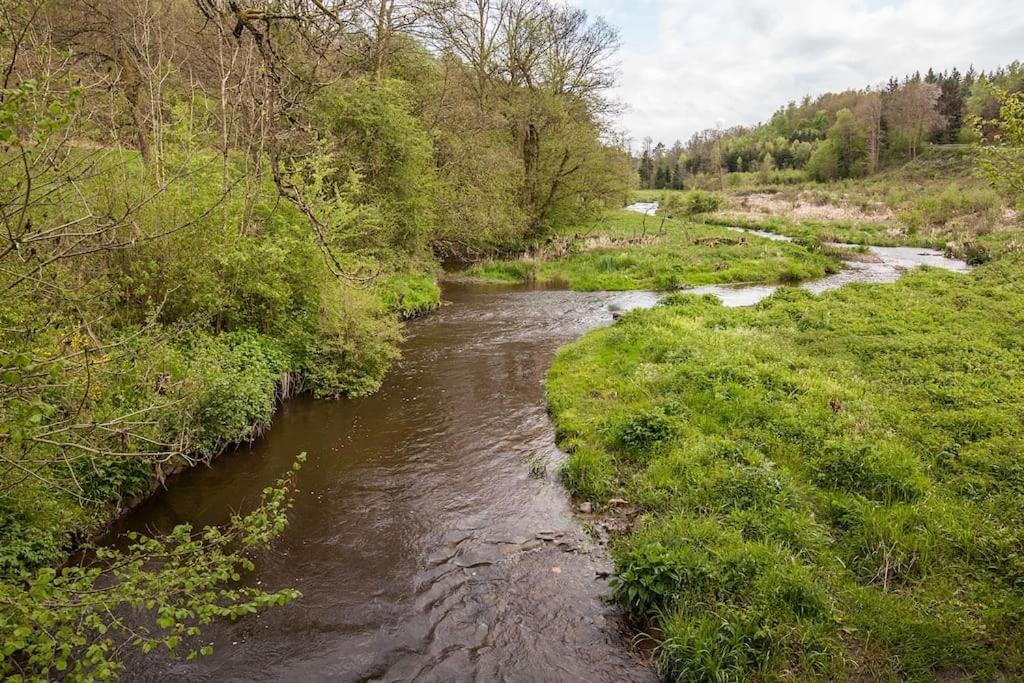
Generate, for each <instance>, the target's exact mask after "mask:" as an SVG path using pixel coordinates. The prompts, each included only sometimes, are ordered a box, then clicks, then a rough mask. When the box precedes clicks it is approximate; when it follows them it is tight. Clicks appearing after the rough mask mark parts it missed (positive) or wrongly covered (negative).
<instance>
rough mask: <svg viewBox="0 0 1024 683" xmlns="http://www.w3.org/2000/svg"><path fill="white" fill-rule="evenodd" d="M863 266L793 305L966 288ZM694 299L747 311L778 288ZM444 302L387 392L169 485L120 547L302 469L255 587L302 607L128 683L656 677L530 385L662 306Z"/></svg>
mask: <svg viewBox="0 0 1024 683" xmlns="http://www.w3.org/2000/svg"><path fill="white" fill-rule="evenodd" d="M872 253H873V254H874V256H873V258H871V262H870V263H853V264H849V266H850V267H849V268H847V269H846V270H844V271H843V272H842V273H840V274H838V275H835V276H830V277H829V278H825V279H823V280H820V281H817V282H815V283H809V284H808V285H806V286H808V287H809V288H811V289H813V290H815V291H822V290H824V289H828V288H831V287H835V286H839V285H841V284H845V283H847V282H851V281H862V280H864V281H871V282H881V281H891V280H893V279H895V278H896V277H898V276H899V274H900V273H901V272H903V270H904V269H906V268H909V267H913V266H914V265H918V264H920V263H930V264H932V265H938V266H941V267H950V268H953V269H956V270H964V269H966V265H965V264H962V262H956V261H950V260H948V259H944V257H942V255H941V254H939V253H938V252H933V251H929V250H920V249H904V250H900V249H895V250H893V249H889V250H878V249H874V250H873V251H872ZM947 261H948V263H947ZM691 291H697V292H712V293H715V294H717V295H719V296H721V297H722V298H723V300H724V301H725V303H727V304H728V305H748V304H751V303H754V302H756V301H758V300H760V299H761V298H764V297H765V296H767V295H768V294H770V293H771V291H774V287H706V288H700V289H697V290H691ZM444 298H445V301H446V302H447V304H446V305H445V306H444V307H443V308H442V309H441V310H440V311H438V312H436V313H434V314H432V315H430V316H427V317H425V318H423V319H420V320H417V321H414V322H412V323H410V324H409V325H408V328H407V332H408V340H407V341H406V343H405V345H404V349H403V351H404V353H403V358H402V360H401V361H400V362H399V363H398V364H397V365H396V367H395V368H394V369H393V371H392V372H391V373H390V375H389V377H388V379H387V381H386V382H385V385H384V387H383V388H382V389H381V391H380V392H378V393H377V394H375V395H373V396H370V397H368V398H363V399H358V400H347V401H314V400H311V399H305V398H300V399H296V400H293V401H290V402H288V403H287V404H286V405H284V406H283V407H282V408H281V411H280V412H279V413H278V415H277V416H276V418H275V421H274V425H273V429H272V430H271V431H270V432H269V433H268V435H267V436H266V437H265V438H262V439H259V440H258V441H256V442H255V443H254V444H252V445H250V446H246V447H242V448H239V449H237V450H236V451H234V452H232V453H230V454H227V455H225V456H223V457H221V458H219V459H218V460H217V461H216V463H215V466H214V467H210V468H198V469H194V470H192V471H189V472H186V473H185V474H182V475H180V476H178V477H176V478H175V479H174V481H173V485H172V486H171V487H170V488H169V489H168V490H166V491H163V492H161V493H160V494H159V495H157V496H155V497H153V498H152V499H150V500H149V501H147V502H146V503H144V504H143V505H142V506H141V507H140V508H138V509H137V510H136V511H134V512H133V513H132V514H131V515H129V516H128V517H126V518H125V519H124V520H122V521H121V522H120V523H119V524H118V525H117V527H115V528H114V529H113V530H112V535H116V534H118V533H121V532H124V531H127V530H136V531H144V532H159V531H166V530H168V529H169V528H171V527H172V526H173V525H175V524H179V523H183V522H189V523H192V524H194V525H201V524H216V523H221V522H224V521H225V520H226V519H227V518H228V517H229V515H230V514H231V513H232V512H234V511H236V510H239V509H247V508H248V507H250V506H251V505H253V504H254V503H255V501H256V500H257V498H258V495H259V491H260V490H261V489H262V488H263V487H264V486H267V485H269V484H270V483H272V482H273V481H274V480H275V479H276V478H277V477H278V476H280V474H281V473H282V472H283V471H285V470H286V469H287V467H288V466H289V465H290V464H291V462H292V460H293V459H294V457H295V455H296V454H297V453H299V452H301V451H306V452H308V454H309V461H308V462H307V464H306V466H305V468H304V469H303V470H302V472H301V474H300V480H299V488H300V491H299V493H298V494H297V496H296V501H295V508H294V510H293V513H292V515H291V520H292V521H291V525H290V527H289V528H288V530H287V532H286V533H285V534H284V535H283V537H282V538H281V539H280V540H279V541H278V543H277V544H276V545H275V551H274V552H273V553H271V554H270V555H268V556H266V557H263V558H261V559H260V561H259V563H258V567H257V570H256V572H255V575H254V576H253V577H252V579H251V580H252V581H254V582H259V584H260V585H263V586H266V587H270V588H277V587H284V586H291V587H295V588H297V589H299V590H300V591H302V593H303V597H302V599H300V600H298V601H297V602H295V603H293V604H291V605H289V606H287V607H284V608H279V609H275V610H271V611H269V612H266V613H264V614H261V615H259V616H258V617H254V618H251V619H243V620H241V621H239V622H236V623H228V624H217V625H215V626H213V627H211V628H209V629H208V631H207V633H206V636H207V637H208V639H209V640H210V641H211V642H212V643H213V644H214V646H215V650H214V654H213V655H211V656H209V657H203V658H200V659H199V660H197V661H194V662H176V661H171V660H164V661H161V660H154V659H152V658H149V659H146V660H145V661H141V660H136V661H132V662H130V663H129V669H128V678H130V679H131V680H165V679H169V678H176V679H187V680H209V681H230V680H294V681H308V680H324V679H333V680H344V681H355V680H389V681H390V680H414V679H415V680H428V681H451V680H496V679H502V680H513V681H516V680H519V681H570V680H571V681H576V680H585V681H631V680H650V679H652V677H653V674H652V673H651V671H650V670H649V669H648V668H647V666H646V664H645V662H644V659H643V657H642V656H641V655H639V654H637V653H636V652H635V650H634V649H633V648H632V647H631V646H630V641H629V635H628V633H626V630H625V629H624V626H623V623H622V619H621V615H620V613H619V612H618V611H617V610H616V609H615V608H614V607H612V606H610V605H609V604H608V602H607V596H608V593H609V589H608V585H607V581H606V580H605V579H604V578H601V577H603V576H605V575H606V573H607V572H608V570H609V569H610V565H609V560H608V557H607V553H606V551H605V549H604V548H603V547H601V546H600V545H598V544H597V543H596V542H595V541H593V540H591V539H590V538H589V537H588V536H587V535H586V534H585V533H584V531H583V529H582V527H581V523H580V521H579V520H578V519H577V518H576V517H575V516H574V514H573V511H572V507H571V503H570V501H569V499H568V497H567V495H566V493H565V491H564V489H563V488H562V487H561V485H560V484H559V482H558V478H557V467H558V463H559V462H560V461H561V459H562V458H563V457H564V456H563V455H562V454H561V453H560V452H559V451H558V449H557V448H556V447H555V437H554V433H553V430H552V427H551V424H550V422H549V420H548V417H547V413H546V410H545V402H544V387H543V380H544V376H545V373H546V371H547V368H548V366H549V365H550V362H551V359H552V357H553V355H554V353H555V351H556V349H557V348H558V347H559V346H561V345H563V344H565V343H566V342H569V341H571V340H573V339H576V338H578V337H579V336H580V335H582V334H583V333H585V332H586V331H588V330H590V329H593V328H595V327H598V326H600V325H606V324H609V323H610V322H611V321H612V320H613V318H614V316H615V315H616V314H617V313H618V312H621V311H625V310H629V309H632V308H637V307H647V306H651V305H653V304H654V303H655V302H656V300H657V298H658V295H657V294H654V293H648V292H622V293H581V292H569V291H556V290H549V289H543V288H530V287H516V288H510V287H505V286H486V285H466V284H459V285H449V286H447V287H446V288H445V291H444ZM540 470H543V472H541V471H540ZM538 475H540V476H538Z"/></svg>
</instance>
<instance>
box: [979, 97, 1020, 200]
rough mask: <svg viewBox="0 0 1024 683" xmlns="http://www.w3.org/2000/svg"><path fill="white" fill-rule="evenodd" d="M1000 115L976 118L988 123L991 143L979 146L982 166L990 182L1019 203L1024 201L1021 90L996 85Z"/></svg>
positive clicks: (980, 123) (984, 123)
mask: <svg viewBox="0 0 1024 683" xmlns="http://www.w3.org/2000/svg"><path fill="white" fill-rule="evenodd" d="M995 95H996V97H997V98H998V101H999V105H1000V106H999V116H998V118H997V119H995V120H988V121H982V120H981V119H976V125H977V126H979V127H980V126H982V125H988V126H991V127H992V128H993V129H994V130H995V131H996V132H995V133H994V135H993V138H994V140H993V144H990V145H986V146H984V147H983V148H982V149H983V151H984V156H983V157H982V167H983V169H984V171H985V173H986V174H987V175H988V177H989V179H990V180H991V182H992V184H993V185H994V186H996V187H997V188H999V190H1000V191H1002V192H1004V193H1006V194H1007V195H1009V196H1010V197H1011V198H1012V199H1014V200H1016V201H1017V202H1018V203H1020V202H1022V201H1024V93H1020V92H1018V93H1008V92H1006V91H1004V90H999V89H996V91H995Z"/></svg>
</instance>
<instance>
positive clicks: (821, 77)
mask: <svg viewBox="0 0 1024 683" xmlns="http://www.w3.org/2000/svg"><path fill="white" fill-rule="evenodd" d="M568 2H569V3H570V4H572V5H575V6H578V7H581V8H583V9H585V10H587V12H588V13H589V14H591V15H592V16H599V17H603V18H604V19H605V20H606V21H608V22H609V23H610V24H612V25H613V26H616V27H617V28H618V29H619V32H620V36H621V38H622V48H621V50H620V52H619V55H618V61H619V65H620V75H619V85H618V86H617V87H616V89H615V92H614V96H615V97H617V98H618V99H619V100H621V101H622V103H624V104H625V105H627V107H628V108H627V109H626V111H625V112H624V114H623V115H622V117H621V126H622V128H624V129H625V130H626V131H627V133H628V134H629V136H630V137H631V138H632V140H633V144H634V147H638V146H639V145H640V142H641V141H642V140H643V138H644V137H646V136H650V137H651V138H653V139H654V140H655V141H659V140H660V141H663V142H665V143H666V144H669V145H670V144H671V143H672V142H673V141H674V140H677V139H679V140H682V141H684V142H685V141H686V140H687V139H688V138H689V137H690V136H691V135H692V134H693V133H695V132H697V131H699V130H703V129H705V128H715V127H718V126H721V127H729V126H734V125H740V124H744V125H750V124H755V123H758V122H761V121H765V120H767V119H768V118H770V117H771V115H772V113H773V112H775V111H776V110H777V109H778V108H779V107H781V106H784V105H785V104H786V103H787V102H790V101H792V100H797V101H799V100H800V99H801V98H802V97H803V96H804V95H806V94H809V95H818V94H821V93H823V92H826V91H830V90H831V91H839V90H846V89H849V88H863V87H865V86H868V85H876V84H881V83H884V82H885V81H887V80H888V78H889V76H891V75H896V76H902V75H904V74H907V73H913V72H914V71H916V70H921V71H922V72H924V71H926V70H927V69H928V67H930V66H931V67H934V68H936V70H943V69H948V68H952V67H954V66H956V67H958V68H959V69H960V70H961V71H963V70H965V69H966V68H967V67H968V66H970V65H972V64H973V65H975V67H976V68H978V69H991V68H994V67H997V66H999V65H1001V64H1006V63H1009V62H1011V61H1013V60H1024V0H905V1H902V2H901V1H895V0H861V1H859V2H856V1H848V0H710V1H709V0H665V1H662V2H656V1H655V0H568Z"/></svg>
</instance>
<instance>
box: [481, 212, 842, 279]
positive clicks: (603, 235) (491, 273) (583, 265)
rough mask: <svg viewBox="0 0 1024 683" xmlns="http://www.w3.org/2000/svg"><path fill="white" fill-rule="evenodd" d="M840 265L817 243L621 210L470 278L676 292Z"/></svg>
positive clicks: (798, 275)
mask: <svg viewBox="0 0 1024 683" xmlns="http://www.w3.org/2000/svg"><path fill="white" fill-rule="evenodd" d="M838 268H839V263H838V262H837V261H836V260H835V259H833V258H831V257H830V256H828V255H826V254H824V253H822V252H821V251H820V250H817V249H815V248H813V247H810V248H809V247H807V246H801V245H798V244H786V243H779V242H773V241H771V240H766V239H761V238H758V237H753V236H748V235H739V234H737V233H736V232H734V231H730V230H726V229H723V228H718V227H714V226H708V225H700V224H695V223H691V222H688V221H683V220H676V219H665V220H662V218H660V217H654V216H643V215H642V214H639V213H635V212H631V211H616V212H612V213H610V214H609V215H608V216H607V217H606V218H605V220H603V221H602V222H600V223H598V224H596V225H594V226H592V227H591V228H590V229H589V230H588V231H584V232H580V233H575V234H566V235H558V236H556V237H553V238H552V239H551V240H550V241H549V242H548V243H547V244H544V245H542V246H540V247H538V248H536V249H534V250H531V251H529V252H528V253H527V254H525V255H524V256H523V257H521V258H518V259H512V260H499V261H485V262H482V263H478V264H475V265H474V266H472V267H471V268H470V269H469V271H467V275H468V276H469V277H473V278H477V279H482V280H488V281H495V282H508V283H524V282H542V283H543V282H549V283H553V282H560V283H564V284H566V285H567V286H569V287H571V288H573V289H576V290H584V291H596V290H630V289H653V290H670V289H676V288H679V287H681V286H685V285H705V284H719V283H769V282H799V281H801V280H807V279H811V278H817V277H821V276H822V275H825V274H826V273H831V272H835V271H836V270H838Z"/></svg>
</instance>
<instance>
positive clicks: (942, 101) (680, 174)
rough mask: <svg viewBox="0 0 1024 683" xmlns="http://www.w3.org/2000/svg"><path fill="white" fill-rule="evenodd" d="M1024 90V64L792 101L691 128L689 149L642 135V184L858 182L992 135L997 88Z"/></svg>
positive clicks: (931, 74)
mask: <svg viewBox="0 0 1024 683" xmlns="http://www.w3.org/2000/svg"><path fill="white" fill-rule="evenodd" d="M1021 91H1024V65H1022V64H1021V63H1019V62H1014V63H1012V64H1010V65H1009V66H1007V67H1004V68H999V69H996V70H993V71H991V72H988V73H985V72H981V73H978V72H976V71H975V70H974V68H973V67H972V68H970V69H968V70H967V72H966V73H961V72H960V71H959V70H958V69H955V68H954V69H952V70H951V71H948V72H936V71H935V70H934V69H929V70H928V71H927V72H926V73H925V74H924V75H922V74H921V73H919V72H918V73H914V74H913V75H909V76H906V77H904V78H903V79H902V80H897V79H896V78H892V79H890V80H889V82H888V83H887V84H885V85H884V86H882V87H869V88H865V89H864V90H849V91H845V92H841V93H826V94H824V95H820V96H818V97H815V98H812V97H810V96H808V97H805V98H804V100H803V101H802V102H800V103H799V104H797V103H796V102H790V103H789V104H788V105H787V106H785V107H783V108H781V109H779V111H777V112H776V113H775V114H774V115H773V116H772V117H771V119H770V120H769V121H768V122H767V123H764V124H761V125H758V126H753V127H745V126H738V127H735V128H730V129H726V130H718V129H709V130H705V131H702V132H699V133H696V134H694V136H693V137H692V138H690V140H689V141H688V142H687V143H686V144H685V145H684V144H683V143H681V142H678V141H677V142H676V143H674V144H673V145H672V146H671V147H668V146H666V145H665V144H663V143H658V144H653V142H652V141H651V140H647V141H645V145H644V147H643V149H642V150H641V154H640V157H639V158H638V159H636V160H635V164H636V166H637V170H638V173H639V177H640V184H641V188H643V189H676V190H678V189H687V188H693V187H703V188H712V187H713V188H717V189H725V188H726V187H727V186H729V185H740V184H744V183H745V182H747V181H749V180H750V179H753V178H756V179H758V180H760V181H761V182H766V181H768V180H771V181H774V182H775V183H777V184H782V185H785V184H793V183H800V182H803V181H805V180H807V179H813V180H818V181H829V180H836V179H843V178H859V177H864V176H868V175H871V174H874V173H877V172H878V171H880V170H883V169H885V168H889V167H893V166H899V165H902V164H903V163H905V162H906V161H909V160H913V159H915V158H916V157H917V156H918V154H919V153H921V152H922V151H923V150H924V149H926V147H927V145H928V143H936V144H956V143H960V144H963V143H974V142H977V141H978V140H981V139H991V138H992V136H993V135H994V134H995V133H996V129H995V128H994V127H993V126H990V125H988V124H985V125H982V126H980V127H979V126H977V125H975V121H976V120H978V119H980V120H982V121H989V120H992V119H994V118H995V117H996V114H997V113H998V111H999V107H1000V93H1004V92H1008V93H1015V92H1021Z"/></svg>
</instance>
